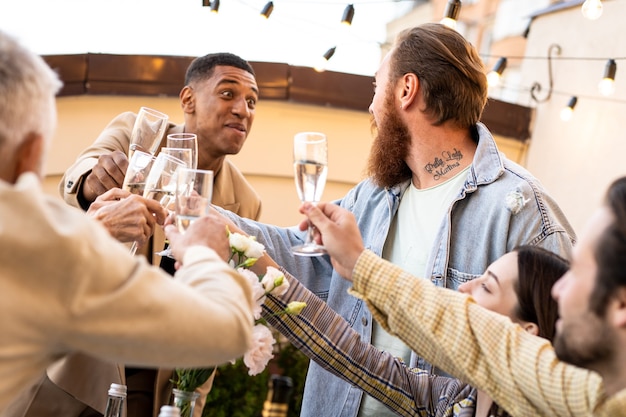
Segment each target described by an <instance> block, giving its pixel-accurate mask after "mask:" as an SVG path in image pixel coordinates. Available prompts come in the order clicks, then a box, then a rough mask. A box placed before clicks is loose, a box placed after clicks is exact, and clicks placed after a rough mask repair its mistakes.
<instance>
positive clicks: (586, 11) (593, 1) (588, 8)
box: [581, 0, 602, 20]
mask: <svg viewBox="0 0 626 417" xmlns="http://www.w3.org/2000/svg"><path fill="white" fill-rule="evenodd" d="M581 11H582V13H583V16H585V17H586V18H587V19H589V20H596V19H597V18H599V17H600V16H602V1H601V0H585V2H584V3H583V6H582V8H581Z"/></svg>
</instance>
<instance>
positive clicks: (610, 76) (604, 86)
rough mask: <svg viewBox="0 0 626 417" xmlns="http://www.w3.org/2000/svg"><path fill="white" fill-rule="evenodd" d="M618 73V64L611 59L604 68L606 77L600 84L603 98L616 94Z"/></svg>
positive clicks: (599, 89) (599, 87)
mask: <svg viewBox="0 0 626 417" xmlns="http://www.w3.org/2000/svg"><path fill="white" fill-rule="evenodd" d="M616 71H617V64H616V63H615V60H614V59H609V60H608V61H607V63H606V67H604V77H602V80H601V81H600V83H599V84H598V91H600V94H602V95H603V96H606V97H608V96H610V95H612V94H613V93H614V92H615V72H616Z"/></svg>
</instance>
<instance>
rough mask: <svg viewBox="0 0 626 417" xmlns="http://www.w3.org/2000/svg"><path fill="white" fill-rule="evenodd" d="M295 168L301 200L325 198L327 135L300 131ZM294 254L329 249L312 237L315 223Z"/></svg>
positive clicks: (295, 152)
mask: <svg viewBox="0 0 626 417" xmlns="http://www.w3.org/2000/svg"><path fill="white" fill-rule="evenodd" d="M293 169H294V179H295V182H296V190H297V191H298V196H299V197H300V201H302V202H303V203H304V202H310V203H313V204H315V203H317V202H319V201H320V199H321V198H322V193H323V192H324V186H325V185H326V175H327V174H328V146H327V141H326V135H324V134H323V133H318V132H300V133H297V134H296V135H295V137H294V142H293ZM292 251H293V253H294V254H295V255H301V256H319V255H324V254H326V249H324V247H323V246H321V245H318V244H317V243H315V241H314V240H313V225H311V224H309V228H308V230H307V234H306V238H305V242H304V243H303V244H302V245H298V246H294V247H293V248H292Z"/></svg>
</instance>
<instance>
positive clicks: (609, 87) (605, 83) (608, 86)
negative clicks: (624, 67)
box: [598, 78, 615, 97]
mask: <svg viewBox="0 0 626 417" xmlns="http://www.w3.org/2000/svg"><path fill="white" fill-rule="evenodd" d="M598 91H600V94H602V95H603V96H607V97H608V96H610V95H612V94H613V93H614V92H615V81H614V80H613V79H611V78H603V79H602V80H601V81H600V82H599V83H598Z"/></svg>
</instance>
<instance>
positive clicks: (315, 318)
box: [264, 270, 506, 417]
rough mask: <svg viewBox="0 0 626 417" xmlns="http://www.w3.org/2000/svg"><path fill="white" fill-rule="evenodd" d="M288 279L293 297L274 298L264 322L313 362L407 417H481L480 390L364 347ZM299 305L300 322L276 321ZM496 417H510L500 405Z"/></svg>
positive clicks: (355, 335)
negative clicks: (292, 304) (295, 303)
mask: <svg viewBox="0 0 626 417" xmlns="http://www.w3.org/2000/svg"><path fill="white" fill-rule="evenodd" d="M283 273H285V276H286V277H288V279H289V280H290V288H289V291H288V292H287V293H286V294H285V295H283V296H282V297H280V299H278V298H276V297H272V296H270V297H268V299H267V300H266V301H265V304H264V317H265V318H266V319H267V321H268V322H269V323H270V324H271V325H272V326H273V327H274V328H275V329H277V330H279V331H280V332H281V333H282V334H283V335H284V336H286V337H287V338H288V339H289V340H290V341H291V342H292V343H293V344H294V345H295V346H296V347H297V348H298V349H300V350H301V351H302V352H303V353H304V354H305V355H307V356H308V357H309V358H311V359H312V360H314V361H316V362H317V363H318V364H319V365H321V366H322V367H323V368H324V369H326V370H328V371H330V372H331V373H333V374H334V375H336V376H338V377H340V378H342V379H344V380H345V381H348V382H350V383H352V384H353V385H355V386H357V387H359V388H361V389H362V390H363V391H365V392H366V393H367V394H369V395H371V396H372V397H374V398H376V399H378V400H379V401H381V402H382V403H383V404H385V405H386V406H387V407H389V408H391V409H392V410H394V411H395V412H396V413H398V414H399V415H401V416H424V417H426V416H428V417H435V416H437V417H444V416H447V417H473V416H474V415H475V406H476V390H475V389H474V388H472V387H470V386H469V385H467V384H465V383H463V382H461V381H459V380H457V379H453V378H445V377H440V376H433V375H430V374H429V373H428V372H426V371H423V370H419V369H409V368H407V367H406V366H405V365H404V363H403V362H402V361H401V360H400V359H398V358H394V357H392V356H391V355H390V354H388V353H386V352H381V351H380V350H378V349H376V348H375V347H374V346H372V345H370V344H369V343H366V342H363V341H362V340H361V338H360V335H359V334H358V333H357V332H356V331H354V330H353V329H352V328H351V327H350V325H349V324H348V322H347V321H345V320H344V319H343V318H342V317H341V316H339V315H338V314H337V313H335V312H334V311H333V310H332V309H331V308H329V307H328V306H327V305H326V303H324V302H323V301H322V300H321V299H319V298H318V297H316V296H315V295H314V294H312V293H311V292H310V291H309V290H307V289H306V288H305V287H304V286H303V285H301V284H300V283H299V282H298V281H297V280H295V279H294V278H292V277H291V276H290V275H289V274H288V273H287V272H286V271H284V270H283ZM296 300H297V301H304V302H306V303H307V307H306V308H305V309H304V310H303V311H302V313H300V314H299V315H298V316H287V315H282V316H272V314H273V313H277V312H279V311H281V310H283V309H284V308H285V306H286V305H287V303H289V302H290V301H296ZM335 400H337V399H335ZM490 415H493V416H498V417H499V416H506V414H505V413H504V411H502V410H500V409H499V408H498V407H497V406H495V405H494V406H493V407H492V410H491V412H490Z"/></svg>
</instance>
